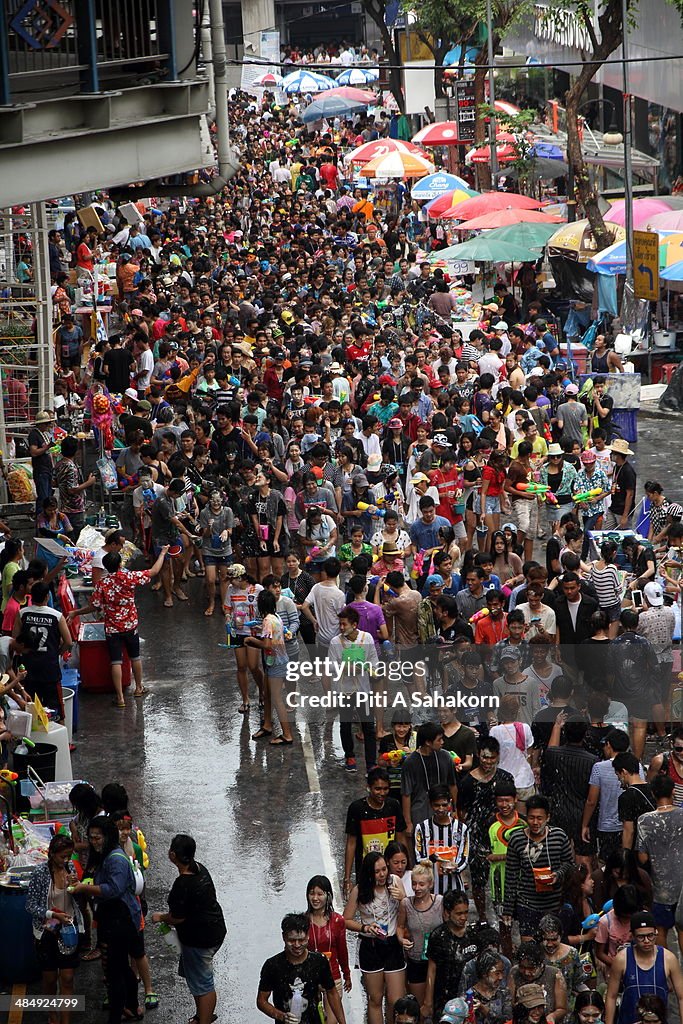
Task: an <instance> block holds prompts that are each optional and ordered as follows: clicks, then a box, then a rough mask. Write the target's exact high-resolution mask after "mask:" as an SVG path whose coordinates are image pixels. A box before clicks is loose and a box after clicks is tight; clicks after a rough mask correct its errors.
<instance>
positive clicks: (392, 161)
mask: <svg viewBox="0 0 683 1024" xmlns="http://www.w3.org/2000/svg"><path fill="white" fill-rule="evenodd" d="M433 173H434V164H433V163H432V162H431V160H428V159H427V157H425V156H423V155H422V154H421V153H384V154H383V155H381V156H376V157H375V159H374V160H370V161H369V162H368V163H367V164H363V177H365V178H423V177H424V176H425V174H433Z"/></svg>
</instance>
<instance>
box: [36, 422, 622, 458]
mask: <svg viewBox="0 0 683 1024" xmlns="http://www.w3.org/2000/svg"><path fill="white" fill-rule="evenodd" d="M37 422H38V421H37V420H36V423H37ZM610 447H611V449H612V451H613V452H616V453H617V455H635V452H632V451H631V449H630V448H629V446H628V441H624V439H623V437H618V438H617V439H616V440H615V441H612V444H611V445H610Z"/></svg>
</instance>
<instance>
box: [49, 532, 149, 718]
mask: <svg viewBox="0 0 683 1024" xmlns="http://www.w3.org/2000/svg"><path fill="white" fill-rule="evenodd" d="M167 552H168V544H165V545H164V546H163V547H162V548H161V550H160V552H159V557H158V558H157V560H156V562H155V563H154V565H153V566H152V568H151V569H145V570H143V571H142V572H130V571H129V570H128V569H122V568H121V555H120V554H119V553H118V552H116V551H110V552H109V553H108V554H107V555H105V556H104V558H103V559H102V565H103V567H104V568H105V569H106V571H107V573H108V575H106V576H103V577H102V579H101V580H99V581H98V583H97V585H96V586H95V590H94V592H93V595H92V597H91V599H90V603H89V604H87V605H86V606H85V607H84V608H77V609H75V611H73V612H70V613H69V618H73V616H74V615H84V614H86V612H93V611H101V612H102V618H103V619H104V632H105V636H106V638H107V647H108V648H109V657H110V659H111V678H112V682H113V684H114V690H115V691H116V697H115V699H114V701H113V704H114V707H116V708H125V706H126V704H125V701H124V699H123V686H122V675H123V670H122V667H121V665H122V662H123V649H124V647H125V649H126V650H127V651H128V657H129V658H130V661H131V665H132V667H133V678H134V679H135V691H134V693H133V696H134V697H143V696H144V695H145V694H146V693H147V692H148V691H147V690H145V688H144V687H143V685H142V663H141V661H140V635H139V633H138V610H137V608H136V606H135V589H136V587H143V586H145V585H146V584H147V583H149V581H150V580H151V579H152V578H153V577H154V576H158V574H159V573H160V572H161V567H162V565H163V564H164V559H165V558H166V557H167Z"/></svg>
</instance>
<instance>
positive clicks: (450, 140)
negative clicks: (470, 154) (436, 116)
mask: <svg viewBox="0 0 683 1024" xmlns="http://www.w3.org/2000/svg"><path fill="white" fill-rule="evenodd" d="M459 141H460V140H459V139H458V122H457V121H436V122H435V123H434V124H428V125H425V127H424V128H420V130H419V132H418V133H417V135H413V142H415V143H417V144H418V145H419V146H457V145H458V143H459Z"/></svg>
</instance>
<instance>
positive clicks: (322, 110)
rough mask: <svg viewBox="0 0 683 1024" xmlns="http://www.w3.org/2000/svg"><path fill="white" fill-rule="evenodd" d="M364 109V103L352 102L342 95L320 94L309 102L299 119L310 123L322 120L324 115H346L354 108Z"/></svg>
mask: <svg viewBox="0 0 683 1024" xmlns="http://www.w3.org/2000/svg"><path fill="white" fill-rule="evenodd" d="M365 109H366V105H365V103H353V102H352V101H351V100H345V99H344V98H343V97H342V96H321V97H320V98H319V99H317V100H313V102H312V103H309V105H308V106H307V107H306V109H305V110H304V112H303V114H302V115H301V120H302V121H303V122H304V124H311V123H312V122H313V121H322V119H323V118H324V117H346V115H347V114H351V113H352V112H353V111H354V110H365Z"/></svg>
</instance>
